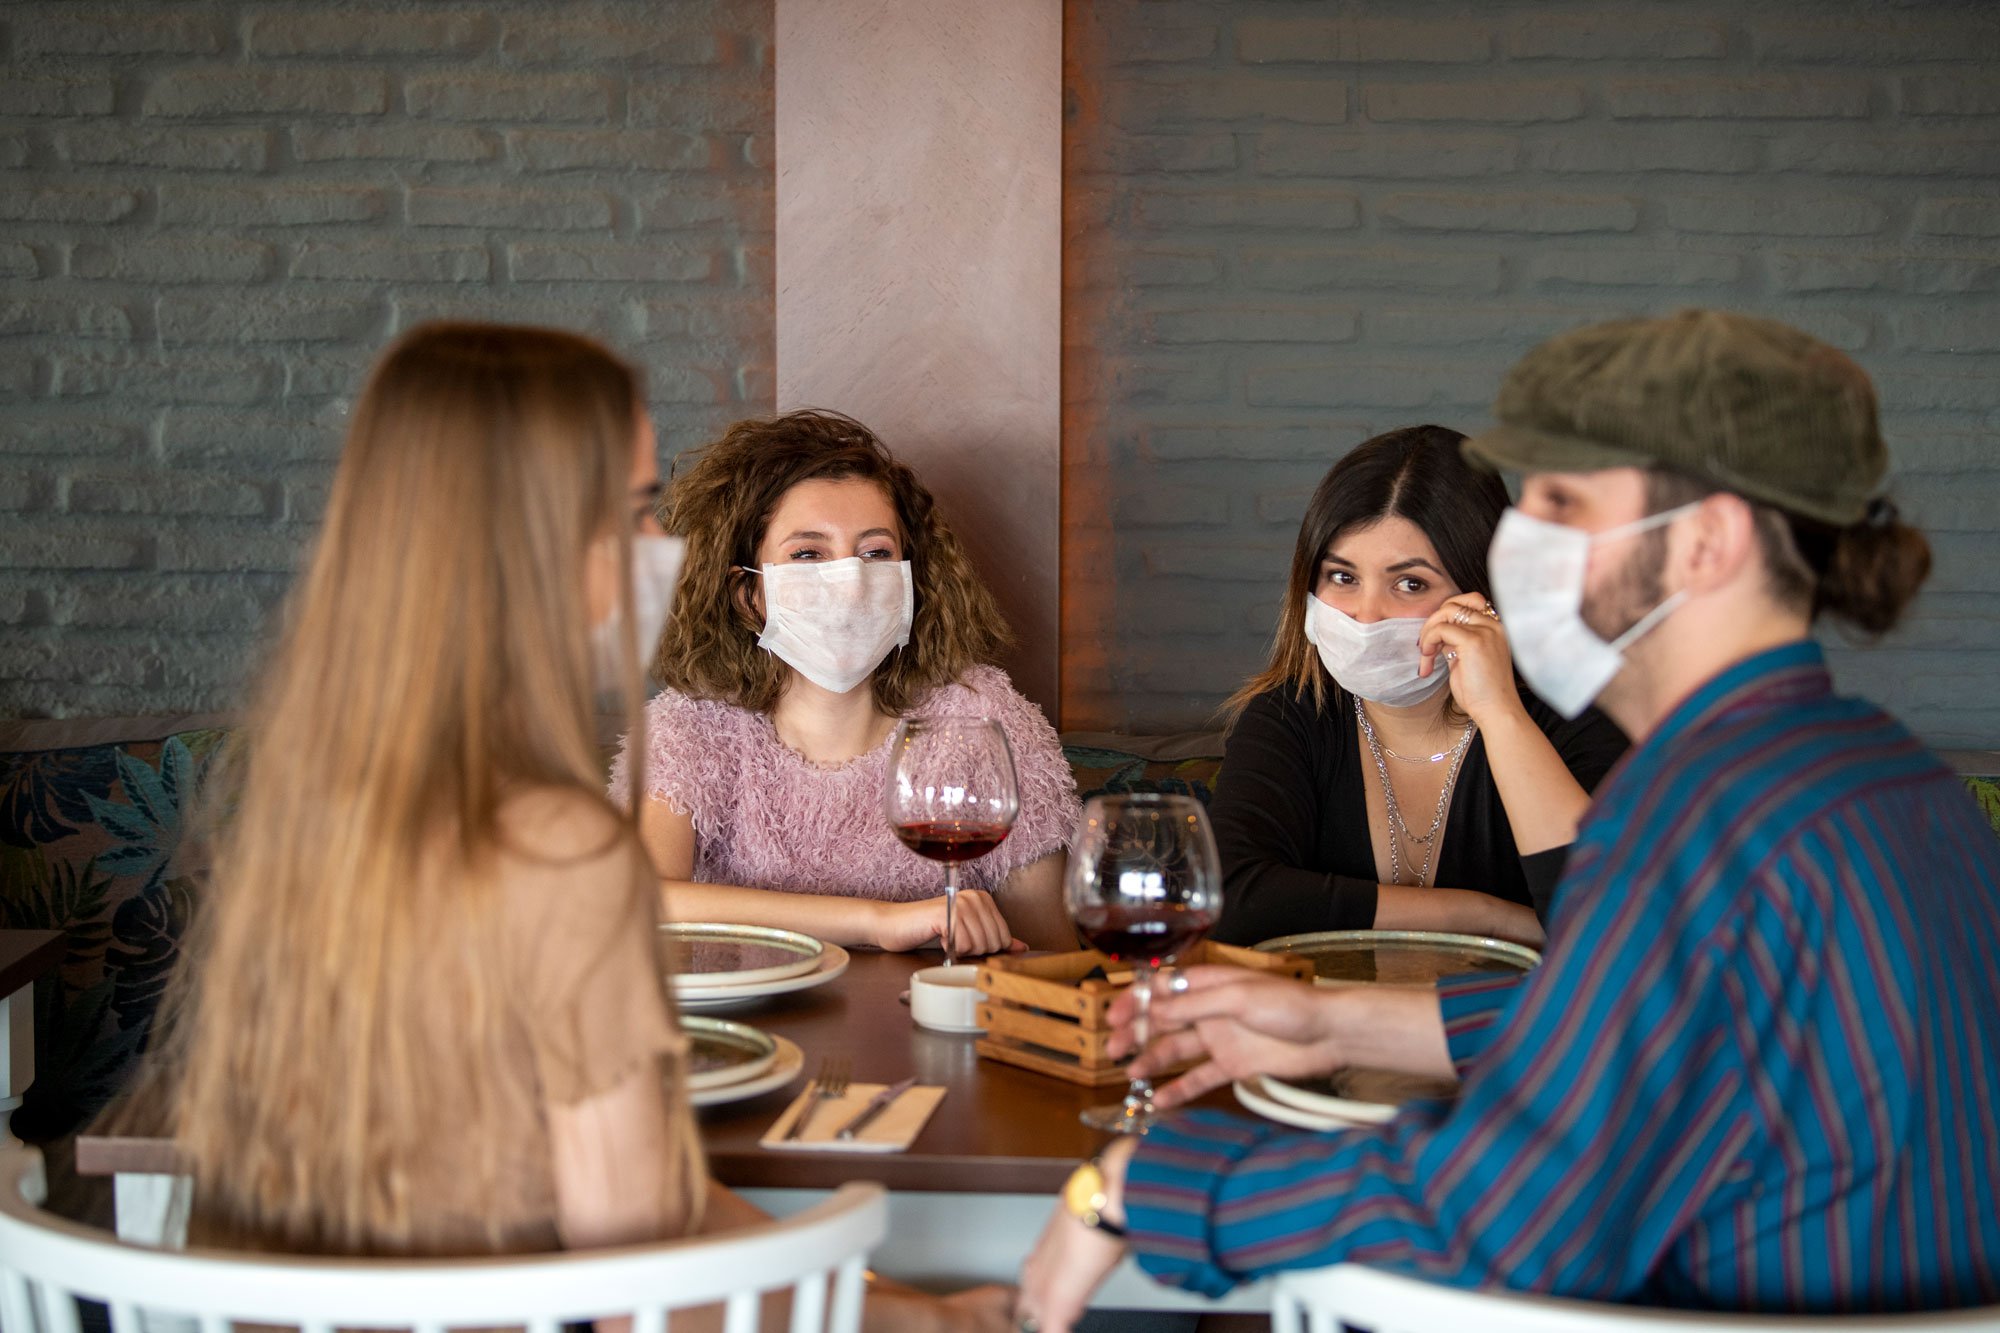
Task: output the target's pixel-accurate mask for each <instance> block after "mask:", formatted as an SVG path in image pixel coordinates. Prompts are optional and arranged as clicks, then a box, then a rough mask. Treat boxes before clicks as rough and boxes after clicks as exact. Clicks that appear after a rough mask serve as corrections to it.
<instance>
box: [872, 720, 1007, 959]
mask: <svg viewBox="0 0 2000 1333" xmlns="http://www.w3.org/2000/svg"><path fill="white" fill-rule="evenodd" d="M889 754H890V761H889V780H888V785H887V788H886V789H885V790H884V792H883V793H882V813H883V814H884V815H886V816H887V817H888V820H889V827H890V828H892V829H894V830H895V831H896V836H897V837H898V838H900V839H902V841H903V845H904V846H906V847H908V848H909V849H910V850H911V851H913V852H915V853H916V854H917V855H919V856H923V857H928V858H929V859H930V860H933V861H936V862H939V863H940V864H941V865H943V866H944V931H943V932H942V933H943V939H944V961H945V965H946V966H947V967H949V966H950V965H951V964H953V963H955V962H957V961H958V954H957V951H956V948H955V947H954V943H953V938H952V937H953V932H954V921H955V920H956V915H955V910H954V909H955V908H956V906H957V902H958V867H959V865H960V863H961V862H965V861H971V860H974V859H976V858H978V857H981V856H984V855H986V854H987V853H988V852H990V851H992V850H993V849H994V848H995V847H998V846H999V845H1000V844H1001V843H1002V842H1004V841H1006V838H1007V833H1008V830H1010V829H1012V828H1013V827H1014V820H1015V817H1016V816H1018V815H1019V814H1020V813H1021V788H1020V782H1019V779H1018V778H1017V777H1016V776H1015V774H1014V752H1013V751H1012V750H1010V749H1009V748H1008V747H1007V733H1006V732H1004V731H1002V730H1001V729H1000V724H999V723H998V722H995V721H994V720H993V719H992V718H987V717H932V718H921V717H913V718H909V719H907V720H905V721H904V722H903V723H902V725H900V726H898V727H897V728H896V734H895V737H894V738H893V739H892V740H891V741H890V744H889Z"/></svg>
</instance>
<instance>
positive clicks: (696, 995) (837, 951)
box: [674, 944, 847, 1010]
mask: <svg viewBox="0 0 2000 1333" xmlns="http://www.w3.org/2000/svg"><path fill="white" fill-rule="evenodd" d="M846 970H847V950H845V949H843V948H841V947H840V946H839V945H838V944H829V945H827V946H826V947H825V952H823V953H821V954H820V957H819V966H817V967H815V968H814V969H813V970H812V971H810V972H802V973H800V974H799V975H798V976H795V977H779V978H778V979H777V980H775V981H752V982H747V983H745V984H742V985H736V986H708V985H689V986H677V987H675V988H674V1002H675V1003H676V1004H678V1005H680V1007H681V1008H683V1009H694V1010H709V1009H722V1008H725V1007H727V1006H729V1005H733V1004H747V1003H749V1002H750V1001H752V1000H761V999H763V998H764V997H765V996H767V995H786V994H789V993H791V992H792V991H800V990H810V989H811V988H812V987H814V986H824V985H825V984H826V983H827V982H829V981H832V980H833V979H834V978H835V977H837V976H839V975H840V974H841V973H843V972H845V971H846Z"/></svg>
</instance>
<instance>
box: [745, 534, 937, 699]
mask: <svg viewBox="0 0 2000 1333" xmlns="http://www.w3.org/2000/svg"><path fill="white" fill-rule="evenodd" d="M754 572H755V573H758V574H761V575H762V576H763V579H764V632H763V633H762V634H761V635H759V636H758V638H757V646H758V647H760V648H764V649H767V650H768V651H770V652H771V653H773V654H775V655H776V656H777V657H778V658H779V660H781V661H783V662H784V663H785V664H786V665H787V666H789V667H791V668H792V670H794V671H796V672H798V673H799V674H800V675H801V676H804V677H805V678H806V679H807V680H809V681H811V682H812V683H813V684H815V685H817V686H819V687H820V688H821V689H823V690H831V691H833V693H835V694H845V693H847V692H848V691H849V690H851V689H853V688H854V687H855V686H857V685H859V684H860V683H861V682H862V681H864V680H867V679H868V677H869V676H870V675H872V674H873V673H874V671H875V668H876V667H878V666H880V665H882V659H883V658H885V657H887V656H888V655H889V652H890V650H891V649H894V648H900V647H901V646H902V645H904V644H906V643H908V642H909V641H910V617H911V615H912V613H913V612H914V611H915V609H916V590H915V585H914V584H913V583H912V582H911V578H910V562H909V561H907V560H895V561H891V560H863V559H861V558H860V557H858V556H854V557H850V558H848V559H846V560H819V561H812V562H810V563H800V564H784V565H765V566H764V567H763V568H762V569H760V570H756V571H754Z"/></svg>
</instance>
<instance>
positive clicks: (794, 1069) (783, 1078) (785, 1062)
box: [688, 1034, 806, 1106]
mask: <svg viewBox="0 0 2000 1333" xmlns="http://www.w3.org/2000/svg"><path fill="white" fill-rule="evenodd" d="M771 1040H772V1041H773V1042H775V1043H776V1044H777V1047H778V1056H777V1059H775V1060H774V1061H772V1063H771V1067H770V1068H769V1069H767V1070H765V1071H764V1072H763V1073H761V1074H759V1075H758V1076H757V1077H756V1078H750V1079H744V1080H743V1081H742V1082H740V1083H724V1084H723V1085H722V1086H721V1087H717V1088H690V1089H689V1090H688V1100H689V1101H691V1102H693V1103H694V1104H695V1105H696V1106H721V1105H723V1104H724V1103H727V1102H742V1101H748V1100H749V1099H750V1098H752V1097H758V1096H762V1095H763V1094H764V1093H767V1092H770V1091H771V1090H772V1089H773V1088H782V1087H784V1086H785V1085H786V1084H787V1083H790V1082H792V1081H793V1080H794V1079H796V1078H797V1077H798V1076H799V1075H800V1074H803V1073H804V1072H805V1068H806V1053H805V1052H804V1051H802V1050H800V1049H799V1047H798V1043H797V1042H794V1041H792V1040H790V1039H789V1038H786V1037H780V1036H777V1035H775V1034H773V1036H772V1037H771Z"/></svg>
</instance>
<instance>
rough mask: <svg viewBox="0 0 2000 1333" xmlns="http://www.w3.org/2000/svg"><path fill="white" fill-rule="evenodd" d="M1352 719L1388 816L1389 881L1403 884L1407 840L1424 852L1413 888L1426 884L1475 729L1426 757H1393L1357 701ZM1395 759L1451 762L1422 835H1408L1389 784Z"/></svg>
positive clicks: (1471, 726)
mask: <svg viewBox="0 0 2000 1333" xmlns="http://www.w3.org/2000/svg"><path fill="white" fill-rule="evenodd" d="M1354 720H1355V721H1356V722H1357V723H1359V724H1360V726H1361V735H1362V737H1363V738H1364V739H1366V740H1367V742H1368V753H1369V754H1370V755H1372V756H1374V759H1375V771H1376V773H1378V774H1380V775H1381V778H1382V805H1383V808H1384V809H1385V810H1387V811H1388V814H1389V882H1390V883H1391V884H1401V883H1402V882H1403V854H1402V846H1403V840H1404V839H1406V838H1407V839H1408V840H1409V842H1410V845H1411V846H1412V847H1422V848H1423V849H1424V863H1423V865H1422V866H1420V867H1418V869H1417V886H1418V887H1419V888H1422V887H1425V886H1427V885H1428V884H1429V883H1430V878H1431V867H1432V866H1433V865H1435V864H1436V863H1437V849H1438V832H1439V831H1440V830H1441V829H1443V828H1444V815H1445V811H1446V810H1449V809H1450V808H1451V790H1452V788H1453V787H1455V786H1457V785H1458V769H1459V765H1461V764H1462V763H1464V762H1465V751H1466V747H1468V746H1470V745H1471V744H1472V733H1473V732H1474V731H1476V730H1478V728H1477V727H1476V726H1475V725H1474V724H1473V723H1471V722H1467V723H1466V724H1465V730H1464V731H1461V732H1460V733H1459V734H1458V743H1457V744H1456V745H1454V746H1452V747H1451V749H1449V750H1442V751H1440V752H1438V753H1437V754H1434V755H1430V756H1428V757H1417V756H1410V755H1401V754H1397V753H1396V752H1395V751H1393V750H1391V749H1389V748H1388V747H1387V746H1385V745H1383V744H1382V742H1381V741H1380V740H1379V739H1378V738H1377V737H1376V735H1375V724H1374V723H1372V722H1370V721H1369V720H1368V710H1367V709H1365V708H1363V707H1362V706H1361V700H1360V699H1358V698H1357V699H1355V701H1354ZM1390 758H1395V759H1400V760H1402V761H1404V762H1405V763H1415V764H1437V763H1443V762H1444V761H1446V760H1450V761H1451V767H1450V768H1448V769H1446V770H1445V775H1444V789H1443V790H1441V791H1440V792H1438V799H1437V810H1436V811H1435V812H1434V813H1433V814H1432V815H1431V826H1430V829H1429V830H1428V831H1427V832H1425V833H1422V834H1418V833H1415V832H1412V831H1411V829H1410V826H1409V825H1408V824H1406V823H1404V822H1403V811H1402V807H1401V806H1399V805H1398V804H1397V803H1396V786H1395V784H1394V783H1392V782H1390V781H1389V759H1390Z"/></svg>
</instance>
